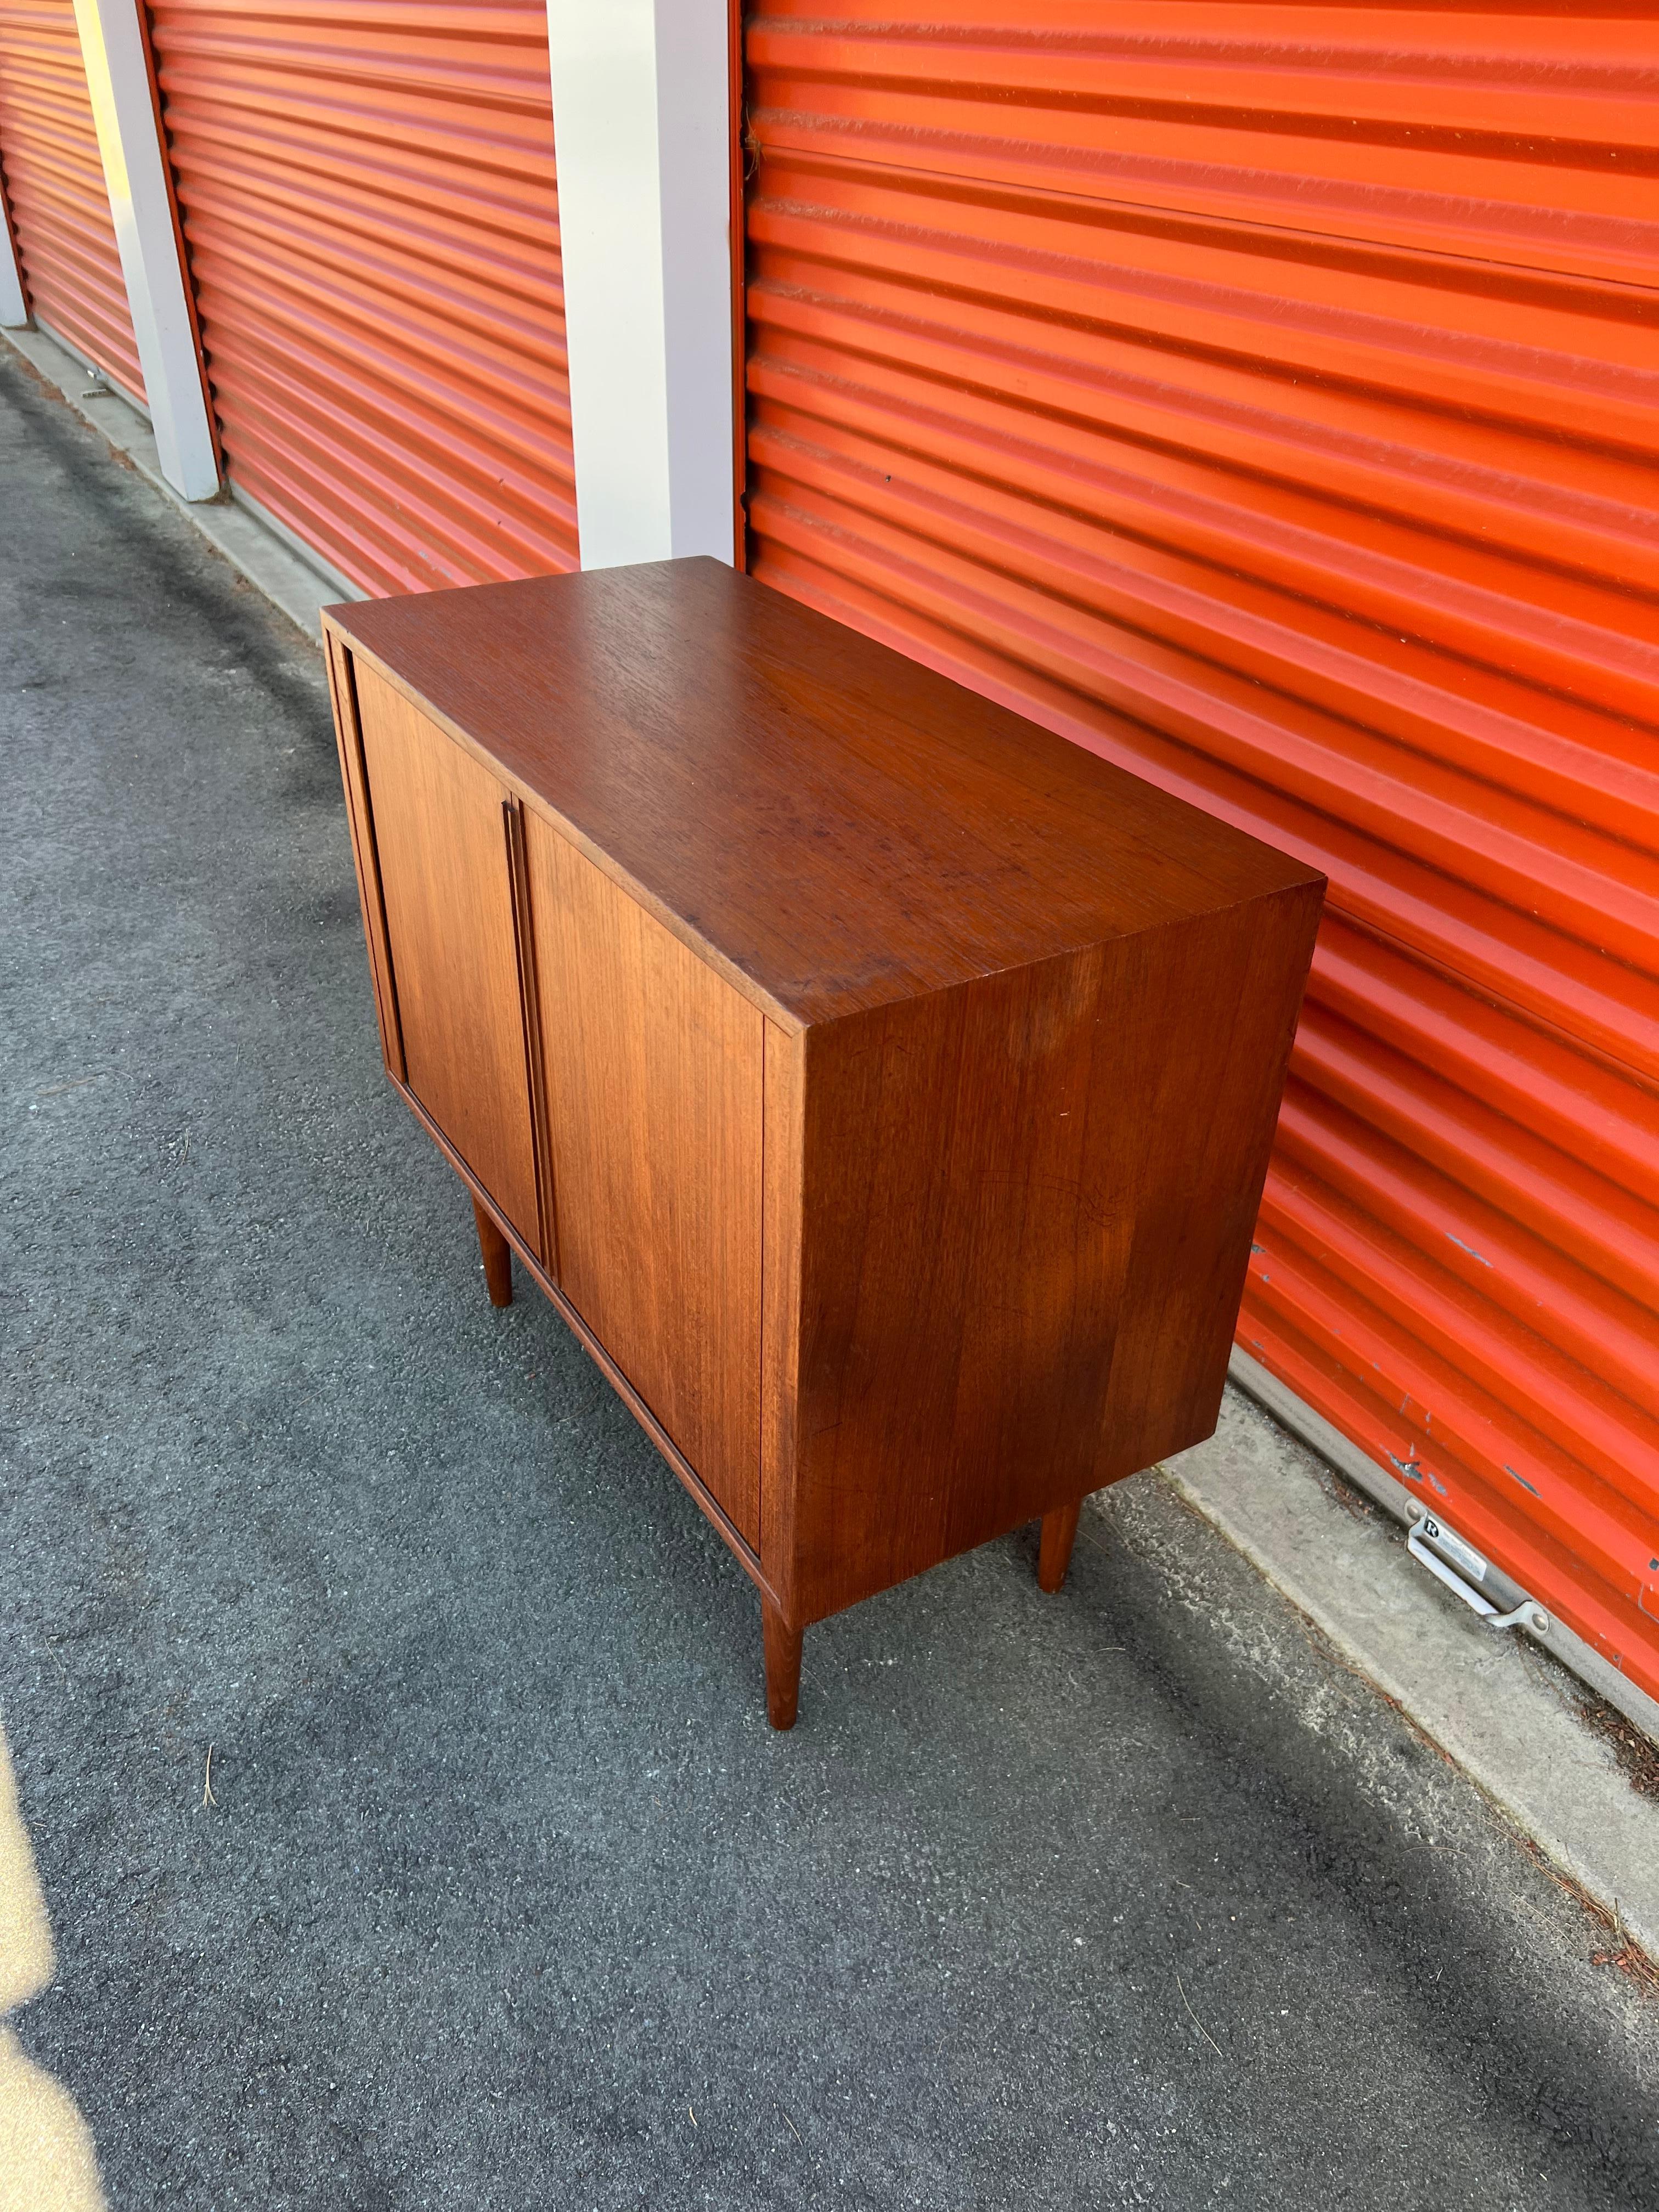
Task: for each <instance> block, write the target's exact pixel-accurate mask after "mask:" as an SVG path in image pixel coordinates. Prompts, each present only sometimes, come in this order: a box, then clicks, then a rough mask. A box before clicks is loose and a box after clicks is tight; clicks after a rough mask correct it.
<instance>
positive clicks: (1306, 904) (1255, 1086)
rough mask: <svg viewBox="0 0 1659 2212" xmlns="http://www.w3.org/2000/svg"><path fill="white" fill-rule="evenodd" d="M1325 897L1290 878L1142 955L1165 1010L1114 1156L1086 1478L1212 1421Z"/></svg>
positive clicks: (1107, 1475) (1128, 1463) (1178, 1447)
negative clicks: (1144, 1102) (1104, 1378)
mask: <svg viewBox="0 0 1659 2212" xmlns="http://www.w3.org/2000/svg"><path fill="white" fill-rule="evenodd" d="M1321 905H1322V886H1320V885H1319V884H1300V885H1297V886H1296V887H1295V888H1294V889H1292V890H1285V891H1281V892H1279V893H1278V894H1277V895H1276V896H1273V897H1271V898H1264V899H1254V900H1251V901H1250V902H1249V903H1248V904H1246V905H1243V906H1239V907H1233V908H1229V909H1228V910H1227V911H1226V912H1225V914H1222V915H1215V916H1212V917H1210V918H1208V919H1207V920H1206V921H1205V922H1204V923H1203V924H1202V925H1201V927H1200V925H1188V927H1187V928H1186V929H1185V930H1184V931H1182V932H1181V933H1179V935H1178V936H1174V935H1172V937H1171V941H1170V943H1169V944H1168V945H1165V946H1164V947H1163V948H1162V949H1161V951H1157V952H1150V957H1148V954H1147V953H1142V954H1141V955H1140V957H1142V958H1143V959H1144V960H1145V962H1146V965H1145V969H1144V973H1143V975H1142V977H1141V979H1140V981H1139V991H1140V993H1141V994H1142V995H1143V996H1146V997H1151V996H1152V994H1157V995H1158V996H1161V997H1163V998H1164V1000H1166V1001H1167V1003H1168V1005H1169V1006H1170V1008H1171V1010H1172V1011H1173V1012H1174V1013H1175V1015H1176V1018H1175V1019H1174V1020H1173V1021H1172V1022H1171V1023H1170V1025H1169V1028H1168V1030H1167V1036H1166V1041H1165V1042H1164V1044H1163V1046H1162V1048H1161V1051H1160V1055H1159V1057H1158V1060H1157V1061H1156V1062H1155V1063H1152V1064H1149V1066H1148V1069H1147V1075H1148V1079H1149V1080H1150V1081H1152V1083H1154V1084H1155V1085H1156V1089H1155V1091H1154V1094H1153V1097H1152V1108H1151V1111H1150V1113H1149V1114H1148V1115H1147V1117H1146V1127H1145V1141H1144V1145H1143V1147H1142V1149H1141V1150H1140V1151H1139V1153H1138V1154H1136V1155H1135V1156H1134V1157H1133V1160H1132V1161H1128V1160H1126V1163H1125V1167H1126V1170H1127V1171H1128V1172H1132V1173H1133V1179H1134V1180H1133V1191H1132V1193H1131V1194H1130V1198H1129V1203H1130V1205H1131V1206H1132V1209H1133V1215H1134V1223H1135V1228H1134V1244H1133V1250H1132V1252H1131V1255H1130V1260H1129V1273H1128V1279H1127V1285H1126V1296H1125V1299H1124V1307H1123V1318H1122V1322H1121V1327H1120V1328H1119V1330H1118V1333H1117V1338H1116V1341H1115V1345H1114V1347H1113V1354H1112V1376H1111V1387H1110V1389H1109V1393H1108V1399H1107V1403H1108V1419H1107V1422H1106V1426H1105V1428H1104V1430H1103V1433H1102V1436H1101V1442H1100V1455H1099V1458H1098V1460H1097V1464H1096V1470H1095V1480H1096V1482H1097V1483H1104V1482H1110V1481H1115V1480H1116V1479H1117V1478H1118V1477H1119V1476H1120V1475H1125V1474H1133V1473H1134V1471H1135V1469H1136V1468H1142V1467H1149V1466H1150V1465H1151V1464H1152V1462H1153V1461H1154V1460H1158V1459H1162V1458H1164V1456H1165V1455H1167V1454H1168V1453H1170V1452H1176V1451H1184V1450H1185V1449H1187V1447H1188V1445H1189V1444H1194V1443H1201V1442H1202V1441H1203V1439H1204V1438H1205V1437H1207V1436H1209V1435H1210V1434H1211V1433H1212V1431H1213V1430H1214V1428H1215V1425H1216V1420H1217V1418H1218V1415H1219V1413H1220V1410H1221V1393H1222V1388H1223V1385H1224V1383H1225V1380H1226V1373H1227V1361H1228V1358H1229V1356H1230V1354H1231V1350H1232V1343H1233V1332H1234V1330H1235V1328H1237V1322H1238V1309H1239V1303H1240V1300H1241V1299H1242V1298H1243V1293H1244V1277H1245V1273H1246V1271H1247V1269H1248V1268H1249V1259H1250V1240H1251V1237H1252V1236H1253V1235H1254V1233H1255V1220H1256V1215H1257V1213H1258V1212H1260V1210H1261V1191H1262V1186H1263V1184H1264V1183H1265V1182H1266V1181H1267V1160H1268V1156H1269V1154H1270V1153H1271V1152H1272V1150H1273V1132H1274V1129H1275V1127H1276V1126H1277V1124H1278V1120H1279V1101H1280V1099H1281V1097H1283V1095H1284V1090H1285V1070H1286V1068H1287V1066H1288V1065H1289V1062H1290V1056H1291V1042H1292V1041H1293V1039H1294V1037H1295V1034H1296V1024H1297V1017H1298V1015H1299V1014H1300V1012H1301V1010H1302V994H1303V989H1304V985H1305V983H1306V981H1307V975H1308V968H1309V963H1310V961H1311V960H1312V957H1313V947H1314V936H1315V933H1316V930H1317V928H1318V926H1319V915H1320V908H1321ZM1137 949H1138V948H1136V947H1133V946H1132V947H1131V948H1130V952H1131V957H1132V959H1133V958H1134V957H1135V956H1136V952H1137Z"/></svg>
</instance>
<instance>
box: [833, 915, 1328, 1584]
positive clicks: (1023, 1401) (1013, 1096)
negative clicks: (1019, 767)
mask: <svg viewBox="0 0 1659 2212" xmlns="http://www.w3.org/2000/svg"><path fill="white" fill-rule="evenodd" d="M1272 903H1273V902H1251V906H1252V907H1254V906H1256V905H1261V907H1262V908H1264V913H1263V914H1262V915H1253V914H1252V912H1251V910H1250V908H1237V909H1230V910H1229V911H1228V912H1227V913H1225V914H1224V915H1207V916H1204V917H1201V918H1200V919H1199V920H1197V921H1191V922H1184V923H1181V924H1176V925H1173V926H1171V927H1166V928H1162V929H1158V930H1151V931H1147V932H1145V933H1142V934H1141V935H1140V936H1139V937H1135V938H1130V939H1119V940H1117V941H1115V942H1114V943H1111V944H1108V945H1097V946H1094V947H1092V948H1090V949H1089V950H1087V951H1083V952H1080V953H1078V954H1074V955H1069V956H1066V957H1063V958H1061V959H1059V960H1055V961H1049V962H1045V963H1041V964H1039V965H1037V966H1035V967H1031V968H1026V969H1016V970H1013V971H1011V972H1009V973H1006V974H1004V975H998V976H994V977H990V978H987V980H986V981H984V982H982V983H979V984H975V985H971V986H967V987H963V988H960V989H957V990H953V991H950V992H944V993H940V994H936V995H935V996H933V997H932V998H928V999H923V1000H914V1001H911V1002H910V1003H908V1005H903V1006H896V1007H891V1008H888V1009H884V1010H883V1011H882V1012H879V1013H877V1014H874V1015H860V1016H858V1017H855V1018H854V1019H852V1020H850V1021H848V1022H845V1023H837V1024H833V1025H832V1026H830V1027H829V1028H827V1029H817V1030H811V1031H810V1032H809V1033H808V1035H807V1037H806V1052H805V1067H806V1102H805V1133H804V1148H805V1169H804V1199H803V1219H804V1231H803V1237H804V1243H803V1254H802V1263H801V1264H802V1291H801V1345H800V1357H799V1378H800V1379H799V1393H800V1404H799V1413H798V1417H797V1451H798V1455H799V1468H798V1474H797V1496H796V1504H795V1511H796V1527H795V1547H796V1559H797V1571H798V1575H799V1610H800V1612H801V1615H802V1617H803V1618H804V1619H806V1620H811V1619H814V1618H817V1616H818V1615H820V1614H821V1613H826V1612H830V1611H834V1610H835V1609H836V1607H840V1606H842V1605H847V1604H850V1603H852V1602H854V1601H855V1600H856V1599H858V1598H860V1597H862V1596H865V1595H869V1594H870V1593H871V1592H872V1591H873V1590H877V1589H883V1588H884V1587H885V1586H886V1585H887V1584H889V1583H892V1582H896V1581H897V1580H900V1579H901V1578H902V1577H904V1576H906V1575H909V1574H915V1573H916V1572H919V1571H921V1569H923V1568H925V1567H927V1566H930V1565H933V1564H934V1563H935V1562H936V1561H938V1560H939V1559H945V1558H948V1557H950V1556H951V1554H953V1553H957V1552H960V1551H963V1550H965V1549H966V1548H968V1547H969V1546H970V1545H973V1544H977V1543H981V1542H983V1541H986V1540H987V1538H989V1537H991V1536H994V1535H996V1534H1000V1533H1001V1532H1002V1531H1004V1530H1006V1529H1007V1528H1013V1527H1016V1526H1018V1523H1019V1522H1022V1521H1024V1520H1028V1519H1030V1518H1031V1517H1033V1516H1036V1514H1038V1513H1041V1512H1044V1511H1046V1510H1049V1509H1050V1508H1052V1507H1054V1506H1055V1505H1058V1504H1065V1503H1067V1502H1069V1501H1071V1500H1073V1499H1075V1498H1079V1497H1081V1496H1083V1495H1084V1494H1085V1492H1088V1491H1090V1490H1092V1489H1095V1488H1097V1486H1099V1485H1100V1483H1101V1482H1103V1481H1104V1480H1109V1479H1110V1478H1111V1477H1114V1476H1116V1475H1118V1474H1127V1473H1129V1472H1131V1471H1132V1470H1133V1468H1137V1467H1140V1466H1144V1465H1146V1464H1147V1463H1148V1462H1149V1461H1151V1460H1152V1459H1153V1458H1155V1457H1156V1456H1158V1454H1159V1452H1161V1451H1163V1450H1167V1449H1172V1448H1173V1440H1174V1439H1176V1438H1178V1439H1179V1441H1180V1442H1182V1443H1192V1442H1195V1441H1196V1440H1197V1438H1198V1437H1200V1436H1201V1435H1203V1434H1205V1433H1206V1427H1207V1425H1209V1424H1212V1423H1213V1419H1214V1413H1215V1405H1216V1404H1217V1403H1218V1400H1219V1394H1220V1389H1221V1384H1222V1380H1223V1377H1224V1376H1225V1370H1226V1363H1227V1345H1228V1338H1229V1335H1230V1332H1231V1320H1232V1316H1233V1313H1234V1312H1235V1311H1236V1310H1237V1301H1238V1296H1239V1292H1240V1290H1241V1288H1242V1286H1243V1265H1244V1261H1245V1258H1246V1257H1247V1255H1248V1251H1249V1231H1250V1225H1251V1222H1252V1220H1253V1218H1254V1212H1255V1204H1256V1201H1257V1199H1258V1197H1259V1194H1260V1188H1261V1167H1262V1166H1263V1165H1265V1160H1266V1152H1267V1145H1268V1143H1269V1141H1270V1139H1271V1136H1272V1131H1273V1116H1274V1112H1275V1110H1276V1108H1277V1104H1278V1093H1279V1085H1280V1083H1281V1082H1282V1079H1283V1073H1284V1050H1285V1046H1286V1045H1287V1044H1288V1039H1289V1033H1290V1028H1291V1024H1293V1023H1294V1018H1295V1010H1296V1006H1297V1000H1298V997H1299V994H1300V988H1301V979H1302V974H1303V973H1304V971H1305V967H1306V958H1307V950H1308V946H1309V944H1310V936H1311V912H1309V913H1308V914H1307V915H1305V916H1304V921H1303V922H1302V923H1299V924H1298V926H1297V929H1295V930H1293V931H1291V933H1290V935H1291V938H1293V939H1295V942H1294V944H1293V945H1292V944H1291V943H1289V942H1287V941H1286V938H1285V933H1284V932H1282V931H1281V932H1279V935H1278V936H1277V938H1275V939H1274V941H1273V948H1272V949H1270V951H1268V952H1267V954H1266V955H1265V956H1264V957H1262V958H1261V960H1260V961H1258V962H1255V963H1254V964H1253V953H1252V947H1253V945H1254V943H1255V939H1256V938H1257V936H1258V934H1259V933H1261V931H1262V930H1264V929H1265V930H1267V933H1268V934H1269V935H1270V936H1271V935H1272V933H1273V924H1272V922H1271V921H1270V920H1268V919H1267V918H1266V915H1265V908H1267V907H1268V906H1270V905H1271V904H1272ZM1304 903H1305V902H1304ZM1298 961H1299V965H1297V962H1298Z"/></svg>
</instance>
